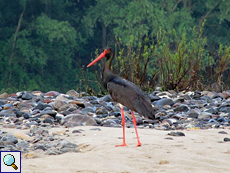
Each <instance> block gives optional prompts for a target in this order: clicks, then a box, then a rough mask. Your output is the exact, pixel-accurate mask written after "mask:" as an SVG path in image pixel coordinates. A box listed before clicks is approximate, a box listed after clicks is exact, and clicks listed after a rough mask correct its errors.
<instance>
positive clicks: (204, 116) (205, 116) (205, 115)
mask: <svg viewBox="0 0 230 173" xmlns="http://www.w3.org/2000/svg"><path fill="white" fill-rule="evenodd" d="M211 117H212V114H211V113H208V112H201V113H200V114H199V116H198V119H203V120H205V119H207V120H209V119H210V118H211Z"/></svg>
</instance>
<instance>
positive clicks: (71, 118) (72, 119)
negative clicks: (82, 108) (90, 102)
mask: <svg viewBox="0 0 230 173" xmlns="http://www.w3.org/2000/svg"><path fill="white" fill-rule="evenodd" d="M61 124H62V125H64V126H67V127H75V126H80V125H85V126H94V125H97V123H96V121H95V120H94V119H93V118H92V117H90V116H87V115H82V114H70V115H67V116H66V117H64V118H63V119H62V122H61Z"/></svg>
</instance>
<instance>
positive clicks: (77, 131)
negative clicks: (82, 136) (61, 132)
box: [72, 130, 81, 133]
mask: <svg viewBox="0 0 230 173" xmlns="http://www.w3.org/2000/svg"><path fill="white" fill-rule="evenodd" d="M72 133H81V131H80V130H73V131H72Z"/></svg>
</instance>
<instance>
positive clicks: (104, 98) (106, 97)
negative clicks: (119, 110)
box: [101, 95, 113, 102]
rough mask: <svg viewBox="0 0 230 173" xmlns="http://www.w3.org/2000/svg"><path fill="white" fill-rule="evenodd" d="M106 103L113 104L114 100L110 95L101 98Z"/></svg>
mask: <svg viewBox="0 0 230 173" xmlns="http://www.w3.org/2000/svg"><path fill="white" fill-rule="evenodd" d="M101 99H102V100H103V101H104V102H112V101H113V100H112V98H111V96H110V95H105V96H104V97H102V98H101Z"/></svg>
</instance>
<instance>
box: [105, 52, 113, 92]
mask: <svg viewBox="0 0 230 173" xmlns="http://www.w3.org/2000/svg"><path fill="white" fill-rule="evenodd" d="M113 57H114V56H113V54H111V56H110V57H107V58H106V61H105V65H104V69H103V73H102V80H103V84H104V87H105V88H107V82H108V81H109V80H110V78H111V77H113V76H114V73H113V72H112V71H111V69H110V68H111V64H112V61H113Z"/></svg>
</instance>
